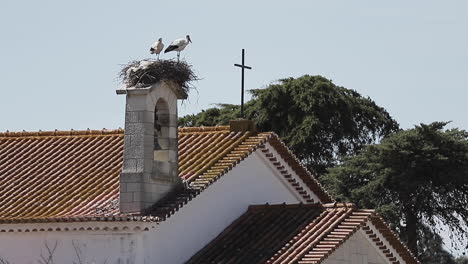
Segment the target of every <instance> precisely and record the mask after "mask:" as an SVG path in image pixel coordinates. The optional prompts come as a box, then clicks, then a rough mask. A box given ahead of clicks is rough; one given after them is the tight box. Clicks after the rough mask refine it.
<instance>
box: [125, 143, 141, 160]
mask: <svg viewBox="0 0 468 264" xmlns="http://www.w3.org/2000/svg"><path fill="white" fill-rule="evenodd" d="M144 157H145V148H144V147H143V146H128V147H127V148H125V149H124V158H127V159H143V158H144Z"/></svg>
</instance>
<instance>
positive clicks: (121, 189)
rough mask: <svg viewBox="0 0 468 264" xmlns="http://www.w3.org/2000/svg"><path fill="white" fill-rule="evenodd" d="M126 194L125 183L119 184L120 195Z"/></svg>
mask: <svg viewBox="0 0 468 264" xmlns="http://www.w3.org/2000/svg"><path fill="white" fill-rule="evenodd" d="M124 192H127V183H125V182H121V183H120V193H124Z"/></svg>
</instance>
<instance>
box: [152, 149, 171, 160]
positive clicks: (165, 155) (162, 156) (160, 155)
mask: <svg viewBox="0 0 468 264" xmlns="http://www.w3.org/2000/svg"><path fill="white" fill-rule="evenodd" d="M153 156H154V160H158V161H168V160H169V152H168V151H167V150H155V151H154V152H153Z"/></svg>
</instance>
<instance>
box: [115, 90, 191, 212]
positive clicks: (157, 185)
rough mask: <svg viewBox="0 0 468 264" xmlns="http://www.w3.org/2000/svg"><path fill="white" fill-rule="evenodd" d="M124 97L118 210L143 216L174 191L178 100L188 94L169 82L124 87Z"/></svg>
mask: <svg viewBox="0 0 468 264" xmlns="http://www.w3.org/2000/svg"><path fill="white" fill-rule="evenodd" d="M117 94H125V95H126V108H125V135H124V141H125V143H124V153H123V168H122V172H121V174H120V210H121V212H123V213H142V212H144V210H145V209H148V208H149V207H151V206H152V205H153V204H154V203H156V202H157V201H159V200H160V199H161V198H162V197H164V196H165V195H166V194H167V193H168V192H170V191H171V190H172V189H173V188H175V187H177V186H180V185H181V180H180V178H179V173H178V155H177V151H178V147H177V100H178V99H186V98H187V94H186V93H185V92H184V91H183V90H182V89H181V87H180V86H179V85H177V84H176V83H174V82H171V81H160V82H158V83H156V84H154V85H152V86H150V87H145V88H135V87H124V88H123V89H119V90H117Z"/></svg>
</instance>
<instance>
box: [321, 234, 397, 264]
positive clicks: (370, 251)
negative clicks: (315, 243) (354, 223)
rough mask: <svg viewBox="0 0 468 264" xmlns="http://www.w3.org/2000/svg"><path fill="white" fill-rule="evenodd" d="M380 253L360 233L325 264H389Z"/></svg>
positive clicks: (351, 238)
mask: <svg viewBox="0 0 468 264" xmlns="http://www.w3.org/2000/svg"><path fill="white" fill-rule="evenodd" d="M387 263H390V262H388V261H387V260H386V259H384V258H383V257H382V255H381V254H380V252H379V251H378V250H377V249H376V248H375V247H374V246H373V245H372V244H371V243H370V242H369V240H367V239H366V237H365V235H364V234H363V233H362V232H360V231H358V232H356V233H355V234H354V235H352V236H351V237H350V238H349V239H348V240H347V241H346V242H345V243H344V244H343V245H341V246H340V247H339V248H338V249H337V250H336V251H335V252H333V253H332V254H331V255H330V256H329V257H328V258H327V259H326V260H325V261H324V262H323V264H387Z"/></svg>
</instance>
